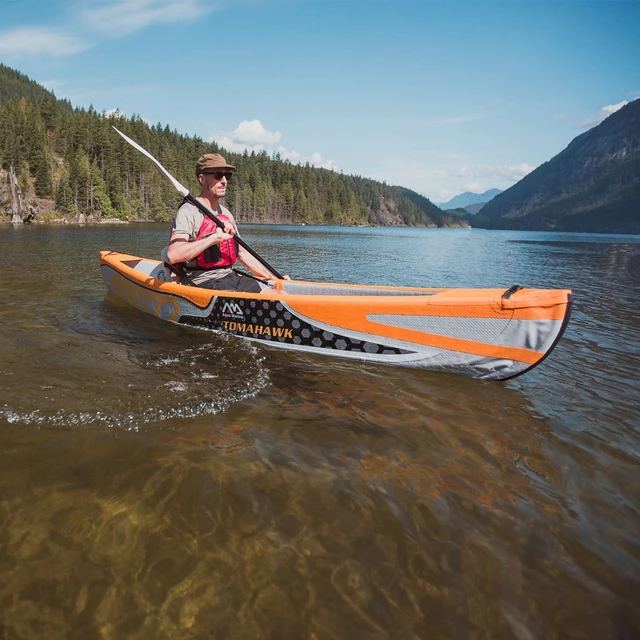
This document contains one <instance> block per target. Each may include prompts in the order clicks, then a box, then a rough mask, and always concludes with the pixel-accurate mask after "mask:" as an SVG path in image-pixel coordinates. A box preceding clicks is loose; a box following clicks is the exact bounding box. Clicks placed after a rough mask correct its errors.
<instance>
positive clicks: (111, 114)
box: [104, 109, 127, 119]
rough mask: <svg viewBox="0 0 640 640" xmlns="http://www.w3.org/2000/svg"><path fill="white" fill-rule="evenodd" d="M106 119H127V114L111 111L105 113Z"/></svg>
mask: <svg viewBox="0 0 640 640" xmlns="http://www.w3.org/2000/svg"><path fill="white" fill-rule="evenodd" d="M104 115H105V117H106V118H110V117H114V118H125V119H126V117H127V114H126V113H122V111H120V109H109V110H108V111H105V112H104Z"/></svg>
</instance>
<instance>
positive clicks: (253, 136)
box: [209, 120, 338, 171]
mask: <svg viewBox="0 0 640 640" xmlns="http://www.w3.org/2000/svg"><path fill="white" fill-rule="evenodd" d="M281 139H282V134H281V133H280V132H279V131H269V130H268V129H267V128H266V127H265V126H264V125H263V124H262V122H261V121H260V120H243V121H242V122H241V123H240V124H239V125H238V126H237V127H236V128H235V129H234V130H233V131H214V132H213V133H212V134H211V135H210V136H209V141H210V142H211V141H214V140H215V142H216V143H217V144H218V145H219V146H221V147H223V148H224V149H227V150H229V151H233V152H234V153H244V151H245V150H246V151H248V152H249V153H251V151H255V152H256V153H259V152H260V151H267V152H269V153H270V154H272V153H274V152H275V151H277V152H278V153H279V154H280V157H281V158H282V159H283V160H290V161H291V162H308V163H309V164H312V165H314V166H316V167H322V168H324V169H330V170H331V171H336V170H337V169H338V165H337V164H336V163H335V162H334V161H333V160H323V158H322V155H321V154H320V153H319V152H318V151H316V152H315V153H312V154H311V155H310V156H308V157H306V158H304V157H303V156H302V154H301V153H300V152H299V151H295V150H294V149H287V148H286V147H283V146H281V145H280V146H277V147H276V146H275V145H276V144H277V143H278V142H280V140H281Z"/></svg>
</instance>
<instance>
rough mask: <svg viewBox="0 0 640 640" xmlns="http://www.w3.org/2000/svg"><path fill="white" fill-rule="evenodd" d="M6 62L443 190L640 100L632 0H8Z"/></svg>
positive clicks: (388, 178) (162, 113)
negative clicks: (637, 99) (635, 100)
mask: <svg viewBox="0 0 640 640" xmlns="http://www.w3.org/2000/svg"><path fill="white" fill-rule="evenodd" d="M0 62H2V63H3V64H5V65H6V66H9V67H12V68H14V69H17V70H19V71H21V72H22V73H25V74H26V75H28V76H29V77H30V78H31V79H33V80H35V81H36V82H38V83H40V84H41V85H43V86H45V87H47V88H48V89H50V90H52V91H53V92H54V93H55V94H56V96H57V97H59V98H67V99H69V100H70V101H71V103H72V104H73V105H74V106H76V107H89V106H90V105H93V107H94V108H95V109H96V110H97V111H98V112H103V111H104V112H110V111H112V110H115V109H118V110H120V111H121V112H123V113H124V114H126V115H128V116H131V115H133V114H137V115H139V116H140V117H142V118H143V119H145V120H146V121H148V122H149V123H150V124H156V123H161V124H162V125H163V126H165V125H169V127H170V128H171V129H175V130H177V131H178V132H179V133H182V134H186V135H198V136H200V137H202V138H203V139H204V140H208V141H211V140H215V141H216V142H217V143H218V144H219V145H221V146H223V147H225V148H227V149H229V150H232V151H242V150H244V149H245V148H246V149H249V151H251V150H252V149H255V150H266V151H268V152H269V153H272V152H274V151H278V152H279V153H280V154H281V156H282V157H283V158H288V159H290V160H291V161H292V162H301V163H305V162H310V163H311V164H314V165H315V166H318V167H325V168H329V169H333V170H335V171H341V172H344V173H345V174H354V175H360V176H364V177H368V178H373V179H376V180H380V181H385V182H387V183H388V184H397V185H402V186H405V187H408V188H410V189H413V190H414V191H417V192H418V193H421V194H423V195H425V196H427V197H428V198H430V199H431V200H432V201H434V202H443V201H446V200H448V199H450V198H451V197H453V196H454V195H456V194H459V193H461V192H464V191H472V192H475V193H481V192H483V191H486V190H488V189H492V188H499V189H506V188H508V187H509V186H511V185H513V184H515V182H517V181H518V180H519V179H521V178H522V177H523V176H524V175H526V174H527V173H529V172H530V171H532V170H533V169H535V168H536V167H537V166H539V165H540V164H542V163H543V162H546V161H547V160H549V159H551V158H552V157H553V156H555V155H557V154H558V153H560V152H561V151H562V150H563V149H564V148H565V147H566V146H567V145H568V144H569V142H571V140H572V139H573V138H575V137H576V136H578V135H580V134H581V133H583V132H584V131H586V130H587V129H589V128H590V127H593V126H595V125H596V124H598V123H599V122H601V121H602V119H604V118H605V117H606V116H607V115H610V114H611V113H613V112H614V111H616V110H617V109H619V108H620V107H622V106H623V105H624V104H626V103H627V102H630V101H632V100H634V99H636V98H639V97H640V0H600V1H597V0H594V1H586V0H566V1H565V0H501V1H497V0H466V1H458V0H446V1H445V0H437V1H436V0H433V1H431V0H394V1H393V2H389V1H386V2H385V1H382V0H47V1H44V0H0Z"/></svg>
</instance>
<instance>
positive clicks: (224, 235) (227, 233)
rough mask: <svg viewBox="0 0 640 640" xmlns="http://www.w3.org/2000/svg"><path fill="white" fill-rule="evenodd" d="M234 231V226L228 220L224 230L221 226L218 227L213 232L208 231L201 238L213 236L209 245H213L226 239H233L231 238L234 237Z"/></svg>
mask: <svg viewBox="0 0 640 640" xmlns="http://www.w3.org/2000/svg"><path fill="white" fill-rule="evenodd" d="M233 233H234V231H233V227H232V226H231V225H230V224H229V223H228V222H225V225H224V231H223V230H222V229H221V228H220V227H216V230H215V231H214V232H213V233H207V234H206V235H204V236H202V237H201V238H200V240H204V239H205V238H211V242H210V243H209V246H211V245H213V244H220V243H221V242H224V241H225V240H231V238H233Z"/></svg>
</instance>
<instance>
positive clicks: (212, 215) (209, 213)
mask: <svg viewBox="0 0 640 640" xmlns="http://www.w3.org/2000/svg"><path fill="white" fill-rule="evenodd" d="M185 199H186V200H188V201H189V202H190V203H191V204H192V205H195V206H196V207H198V209H200V211H202V213H204V215H205V216H207V217H208V218H211V220H213V221H214V222H215V223H216V224H217V225H218V226H219V227H220V228H221V229H222V230H224V224H223V222H222V220H220V218H218V216H216V214H215V213H213V211H211V209H209V207H207V206H206V205H204V204H202V202H200V200H198V199H197V198H194V197H193V196H192V195H191V194H190V193H188V194H187V195H186V196H185ZM233 238H234V240H236V242H237V243H238V244H239V245H240V246H241V247H244V248H245V250H246V251H248V252H249V253H250V254H251V255H252V256H253V257H254V258H255V259H256V260H258V261H259V262H260V263H262V264H263V265H264V266H265V267H267V269H269V271H271V273H273V275H274V276H276V278H280V279H281V280H282V276H281V275H280V274H279V273H278V271H276V269H274V268H273V267H272V266H271V265H270V264H269V263H268V262H267V261H266V260H265V259H264V258H262V257H260V256H259V255H258V253H257V252H255V251H254V250H253V249H252V248H251V247H250V246H249V245H248V244H247V243H246V242H245V241H244V240H243V239H242V238H241V237H240V236H239V235H238V234H237V233H234V234H233Z"/></svg>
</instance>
